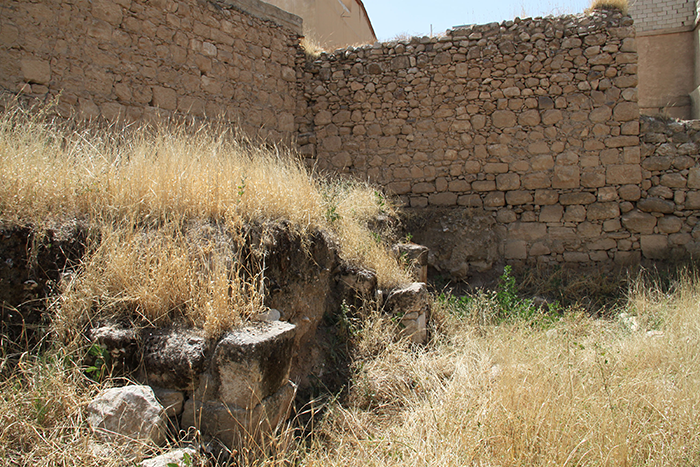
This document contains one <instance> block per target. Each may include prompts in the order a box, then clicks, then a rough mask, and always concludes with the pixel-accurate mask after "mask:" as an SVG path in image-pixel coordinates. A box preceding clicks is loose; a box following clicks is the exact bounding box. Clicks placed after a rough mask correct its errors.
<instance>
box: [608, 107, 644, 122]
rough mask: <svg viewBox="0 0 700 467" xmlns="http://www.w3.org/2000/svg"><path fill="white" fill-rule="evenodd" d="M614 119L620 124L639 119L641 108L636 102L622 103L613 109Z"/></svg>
mask: <svg viewBox="0 0 700 467" xmlns="http://www.w3.org/2000/svg"><path fill="white" fill-rule="evenodd" d="M613 117H614V118H615V120H617V121H618V122H628V121H630V120H636V119H638V118H639V106H638V105H637V103H636V102H622V103H620V104H617V105H616V106H615V108H614V109H613Z"/></svg>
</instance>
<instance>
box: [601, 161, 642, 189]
mask: <svg viewBox="0 0 700 467" xmlns="http://www.w3.org/2000/svg"><path fill="white" fill-rule="evenodd" d="M606 180H607V183H608V184H609V185H629V184H636V183H640V182H641V181H642V169H641V168H640V167H639V165H637V164H623V165H609V166H608V167H607V170H606Z"/></svg>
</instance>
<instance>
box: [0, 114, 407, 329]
mask: <svg viewBox="0 0 700 467" xmlns="http://www.w3.org/2000/svg"><path fill="white" fill-rule="evenodd" d="M50 110H51V109H50V107H49V108H44V109H41V110H40V111H38V112H37V111H36V109H35V110H34V111H33V112H29V113H27V112H25V111H23V110H22V108H21V107H20V106H18V105H14V106H10V107H9V110H7V111H5V113H4V114H3V115H2V116H0V154H2V158H0V220H1V221H2V222H3V223H4V224H5V225H13V224H14V225H25V224H31V225H34V227H35V228H37V229H39V230H41V229H42V228H49V227H55V226H60V225H62V224H65V223H66V222H75V221H76V220H77V221H78V222H81V223H84V224H85V225H88V226H90V229H91V230H92V233H93V234H92V236H91V238H92V242H91V244H90V245H89V246H90V252H89V254H88V256H87V257H86V258H85V259H84V262H83V265H82V267H81V268H80V270H79V271H78V273H77V274H76V275H75V277H74V279H73V280H72V281H70V282H69V283H67V284H65V287H66V288H65V291H64V294H63V296H62V297H61V300H60V301H57V302H56V303H55V305H56V309H57V316H58V319H57V321H56V324H57V326H58V328H59V329H60V330H62V331H64V334H65V332H67V331H71V332H73V333H76V332H79V330H80V329H81V328H82V327H83V326H84V325H85V324H86V323H87V322H88V321H90V320H94V319H100V318H101V317H105V316H115V315H126V316H128V317H131V318H133V319H137V320H140V321H141V322H145V323H150V324H154V325H162V324H167V323H169V322H172V321H173V320H180V321H184V322H185V323H187V324H194V325H197V326H203V327H204V328H205V329H206V330H207V331H208V333H209V334H210V335H215V334H217V333H219V332H221V331H223V330H226V329H229V328H231V327H232V326H234V325H236V324H239V323H240V322H241V321H242V320H244V319H246V318H247V317H248V316H250V315H251V314H253V313H256V312H259V311H262V310H263V309H264V303H263V299H262V294H261V293H260V290H261V288H260V283H261V278H262V275H263V274H264V271H263V270H262V268H261V267H258V265H256V264H255V263H254V261H252V262H251V260H250V258H248V257H244V256H243V253H242V251H244V250H245V249H244V248H243V243H244V239H243V238H242V237H241V236H240V232H241V227H242V226H244V225H249V224H256V225H263V224H265V223H267V222H284V223H285V224H286V225H287V226H288V228H289V229H290V230H291V231H292V233H294V234H296V235H299V236H301V237H304V236H305V235H306V234H308V233H309V232H310V231H312V230H317V229H322V230H326V231H328V232H330V233H332V234H334V235H335V236H336V237H337V238H338V239H339V246H340V249H341V256H342V257H343V258H344V259H346V260H347V261H349V262H351V263H355V264H360V265H363V266H364V267H369V268H371V269H374V270H375V271H376V272H377V275H378V279H379V281H380V283H381V284H382V285H385V286H391V285H396V284H397V283H400V282H404V281H406V280H407V276H406V274H405V273H404V272H403V271H402V270H401V269H400V268H399V266H398V264H397V263H396V261H395V260H393V259H392V257H391V255H390V253H389V252H388V248H387V245H386V244H385V243H384V241H383V240H382V239H378V240H379V241H368V239H373V238H375V237H373V235H372V233H371V232H370V230H369V229H368V226H369V224H370V222H371V221H372V219H375V218H376V217H378V216H380V215H393V208H392V207H391V205H390V204H389V202H388V201H387V200H386V199H384V197H383V196H381V195H379V194H378V193H377V192H376V191H375V190H374V189H372V188H371V187H369V186H366V185H363V184H359V183H349V182H340V181H325V180H322V179H320V178H317V177H313V176H311V175H310V174H309V172H308V171H307V169H306V168H305V166H304V165H303V163H302V162H301V161H300V159H298V158H297V157H296V156H295V155H294V154H291V153H289V152H287V151H284V150H282V149H279V148H272V149H267V148H264V147H261V146H259V145H254V144H252V143H250V142H249V141H242V140H240V139H237V138H236V137H235V136H234V135H232V134H231V132H230V130H227V129H226V128H222V127H216V126H215V125H209V124H200V125H198V126H194V125H193V126H186V125H168V126H160V127H155V128H154V127H139V128H127V129H118V128H113V127H99V126H92V127H86V126H80V125H79V124H78V123H76V122H72V121H68V122H66V121H52V120H51V119H50V118H49V117H48V112H50Z"/></svg>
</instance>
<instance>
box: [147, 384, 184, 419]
mask: <svg viewBox="0 0 700 467" xmlns="http://www.w3.org/2000/svg"><path fill="white" fill-rule="evenodd" d="M152 389H153V393H154V394H155V396H156V399H158V402H160V405H162V406H163V408H164V409H165V414H166V415H167V416H168V417H171V418H172V417H177V416H179V415H180V414H181V413H182V407H183V404H184V402H185V396H184V395H183V394H182V392H181V391H175V390H173V389H163V388H152Z"/></svg>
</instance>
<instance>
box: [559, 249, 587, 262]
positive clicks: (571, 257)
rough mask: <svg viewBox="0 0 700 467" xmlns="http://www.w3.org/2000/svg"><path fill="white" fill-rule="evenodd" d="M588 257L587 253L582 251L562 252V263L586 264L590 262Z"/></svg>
mask: <svg viewBox="0 0 700 467" xmlns="http://www.w3.org/2000/svg"><path fill="white" fill-rule="evenodd" d="M590 259H591V258H590V257H589V256H588V253H584V252H582V251H565V252H564V261H566V262H567V263H587V262H588V261H590Z"/></svg>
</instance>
